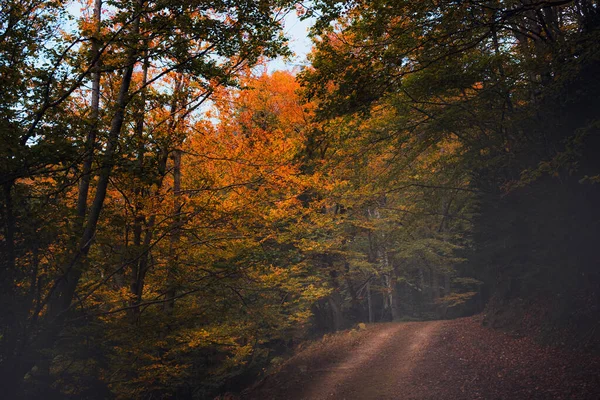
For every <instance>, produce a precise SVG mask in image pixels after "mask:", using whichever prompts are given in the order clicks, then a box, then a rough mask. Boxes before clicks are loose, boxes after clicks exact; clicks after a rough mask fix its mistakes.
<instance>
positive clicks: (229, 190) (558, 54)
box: [0, 0, 600, 400]
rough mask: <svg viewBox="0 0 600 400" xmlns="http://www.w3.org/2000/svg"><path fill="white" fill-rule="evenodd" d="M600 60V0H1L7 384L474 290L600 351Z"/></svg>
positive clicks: (79, 374)
mask: <svg viewBox="0 0 600 400" xmlns="http://www.w3.org/2000/svg"><path fill="white" fill-rule="evenodd" d="M290 13H295V14H297V15H298V18H300V19H302V20H310V21H312V27H311V29H310V32H309V35H310V40H312V50H311V52H310V53H309V55H308V62H307V64H306V65H305V66H303V67H301V68H295V69H286V70H276V71H273V70H272V69H270V68H269V67H268V65H269V60H272V59H275V58H277V57H284V59H286V58H287V59H290V58H291V57H292V56H293V54H292V51H291V50H290V48H289V40H290V39H289V37H287V36H286V33H285V32H286V31H285V28H284V24H283V21H284V19H285V18H286V16H287V15H289V14H290ZM599 77H600V2H599V1H597V0H419V1H414V0H411V1H409V0H345V1H342V0H312V1H305V2H298V1H291V0H212V1H206V0H78V1H68V0H65V1H63V0H0V184H1V189H2V190H1V193H0V307H1V311H0V387H1V392H2V395H0V396H5V397H4V398H6V399H49V400H52V399H90V400H95V399H213V398H215V396H218V395H221V394H223V393H226V392H232V393H239V392H241V391H242V390H243V389H244V388H246V387H248V386H250V385H251V384H252V383H253V382H255V381H257V380H258V379H260V378H261V377H262V376H264V374H265V372H266V371H267V372H268V371H269V370H270V369H271V368H272V367H273V366H274V365H277V364H278V363H281V360H283V359H285V358H286V357H288V356H289V355H290V354H291V352H293V351H294V349H296V348H297V347H298V346H301V345H302V343H303V342H305V341H307V340H313V339H315V338H319V337H322V335H324V334H331V333H332V332H336V331H342V330H345V329H351V328H353V327H356V326H358V325H360V326H365V325H364V324H367V325H368V326H371V324H374V325H377V323H386V322H402V321H404V322H407V321H432V320H446V319H455V318H461V317H467V316H471V315H475V314H476V315H479V316H480V318H481V324H483V325H484V326H485V328H486V329H492V330H502V331H504V332H511V333H514V334H520V335H526V336H528V337H531V338H533V339H535V340H536V341H538V342H540V343H544V344H547V345H550V346H559V347H560V346H562V347H569V348H573V349H576V350H577V351H581V352H583V354H587V355H589V356H590V357H592V356H598V355H600V329H599V325H600V252H598V248H597V246H598V240H599V239H600V207H599V206H598V205H599V204H600V157H599V155H600V135H599V133H600V112H599V110H600V78H599ZM599 387H600V383H599ZM597 393H600V390H599V391H598V392H597ZM472 398H475V397H472ZM531 398H533V397H531ZM571 398H574V397H571ZM590 398H591V397H590Z"/></svg>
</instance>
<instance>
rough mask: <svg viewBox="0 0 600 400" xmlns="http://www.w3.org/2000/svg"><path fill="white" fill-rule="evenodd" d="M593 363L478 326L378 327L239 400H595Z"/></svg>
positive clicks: (307, 353)
mask: <svg viewBox="0 0 600 400" xmlns="http://www.w3.org/2000/svg"><path fill="white" fill-rule="evenodd" d="M599 367H600V359H598V358H593V357H590V356H588V355H586V354H585V353H577V352H574V351H567V350H565V349H563V350H560V349H556V348H551V347H545V346H540V345H539V344H537V343H535V342H534V341H533V340H531V339H529V338H526V337H520V338H517V337H514V336H510V335H508V334H506V333H503V332H500V331H497V330H493V329H489V328H485V327H483V326H481V321H480V318H479V317H475V318H463V319H458V320H452V321H429V322H407V323H386V324H375V325H369V326H367V329H364V330H358V331H357V330H353V331H346V332H340V333H338V334H335V335H330V336H327V337H325V338H324V339H323V340H321V341H316V342H314V343H313V344H311V345H309V346H307V347H305V348H304V349H303V350H300V351H299V352H298V354H297V355H296V356H294V357H292V358H291V359H290V360H288V362H286V363H285V364H284V365H283V366H282V367H281V369H280V370H279V371H278V372H277V373H275V374H273V375H270V376H269V377H267V379H266V380H264V381H263V382H261V385H260V386H258V387H254V388H253V389H252V390H250V391H249V392H247V393H246V395H245V396H243V398H244V399H255V400H258V399H263V400H267V399H286V400H323V399H339V400H370V399H378V400H386V399H389V400H391V399H406V400H408V399H427V400H446V399H465V400H466V399H507V400H508V399H514V400H520V399H598V398H600V376H599V374H598V372H597V371H598V370H599Z"/></svg>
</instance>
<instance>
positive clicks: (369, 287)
mask: <svg viewBox="0 0 600 400" xmlns="http://www.w3.org/2000/svg"><path fill="white" fill-rule="evenodd" d="M367 308H368V309H369V323H370V324H372V323H373V322H374V321H373V305H372V303H371V282H367Z"/></svg>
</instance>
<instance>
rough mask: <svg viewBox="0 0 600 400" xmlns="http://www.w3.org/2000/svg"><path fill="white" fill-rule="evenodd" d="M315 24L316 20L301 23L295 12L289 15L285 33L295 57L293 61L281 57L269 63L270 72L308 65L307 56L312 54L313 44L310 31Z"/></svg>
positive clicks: (285, 24) (285, 20) (286, 18)
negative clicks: (309, 35)
mask: <svg viewBox="0 0 600 400" xmlns="http://www.w3.org/2000/svg"><path fill="white" fill-rule="evenodd" d="M312 24H314V19H312V18H309V19H307V20H304V21H300V18H298V16H297V15H296V13H295V12H294V11H292V12H290V13H288V14H287V16H286V17H285V19H284V29H283V31H284V33H285V35H286V36H287V37H288V38H289V39H290V41H289V47H290V49H291V50H292V52H294V54H295V56H294V57H293V58H292V59H291V60H284V59H283V58H281V57H279V58H277V59H275V60H272V61H270V62H269V71H276V70H282V69H285V70H293V69H295V68H298V67H301V66H303V65H307V63H308V62H307V60H306V55H307V54H308V53H309V52H310V49H311V46H312V43H311V41H310V39H309V37H308V30H309V29H310V27H311V26H312Z"/></svg>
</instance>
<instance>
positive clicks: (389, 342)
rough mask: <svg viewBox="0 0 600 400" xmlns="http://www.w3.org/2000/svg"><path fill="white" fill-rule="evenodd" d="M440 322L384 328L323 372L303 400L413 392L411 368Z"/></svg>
mask: <svg viewBox="0 0 600 400" xmlns="http://www.w3.org/2000/svg"><path fill="white" fill-rule="evenodd" d="M441 325H442V322H441V321H434V322H421V323H418V322H411V323H404V324H387V325H386V326H385V327H384V329H381V331H380V332H378V333H377V334H376V335H375V336H374V337H373V338H372V339H371V340H369V341H368V342H367V343H365V344H364V345H363V346H360V347H359V348H358V349H357V350H356V351H355V352H353V353H351V354H350V355H349V357H348V358H347V359H346V360H345V361H343V362H342V363H340V364H338V365H336V366H333V367H330V368H327V369H324V370H322V371H315V372H322V375H321V376H320V377H319V378H318V379H317V380H316V381H315V382H314V383H312V384H311V385H310V389H309V390H308V393H305V394H303V395H302V398H305V399H315V400H316V399H348V400H350V399H368V398H370V399H392V398H395V397H394V396H396V395H397V394H398V393H404V395H405V396H407V395H409V393H421V392H422V388H420V387H418V388H416V389H417V390H416V391H415V388H414V387H413V386H414V385H413V383H414V382H413V381H412V380H411V376H412V371H413V367H414V366H415V364H417V363H418V362H420V361H421V360H422V358H423V356H424V355H425V354H426V352H427V349H428V348H429V346H430V340H431V337H432V335H433V334H434V333H436V332H438V331H439V328H440V326H441ZM406 398H412V397H406Z"/></svg>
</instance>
